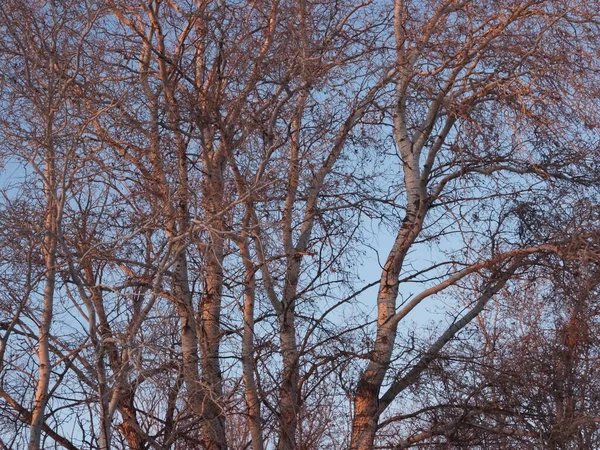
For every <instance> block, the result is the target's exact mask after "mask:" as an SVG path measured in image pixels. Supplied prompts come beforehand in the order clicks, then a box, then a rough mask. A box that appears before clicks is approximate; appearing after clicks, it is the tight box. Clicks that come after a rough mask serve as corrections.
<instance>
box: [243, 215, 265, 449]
mask: <svg viewBox="0 0 600 450" xmlns="http://www.w3.org/2000/svg"><path fill="white" fill-rule="evenodd" d="M248 215H249V214H247V217H248ZM245 226H248V220H246V221H245ZM240 252H241V255H242V259H243V261H244V269H245V272H246V283H245V286H244V332H243V335H242V372H243V377H244V386H245V391H246V404H247V408H248V421H249V428H250V436H251V437H252V450H264V440H263V433H262V422H261V416H260V396H259V393H258V387H257V385H256V380H255V378H254V371H255V369H256V364H255V360H254V300H255V293H256V277H255V268H254V265H253V264H252V259H251V256H250V249H249V242H248V237H247V234H246V232H245V231H244V230H243V231H242V237H241V242H240Z"/></svg>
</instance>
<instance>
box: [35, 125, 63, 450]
mask: <svg viewBox="0 0 600 450" xmlns="http://www.w3.org/2000/svg"><path fill="white" fill-rule="evenodd" d="M51 123H52V116H51V115H50V118H49V119H48V126H47V139H48V143H47V149H46V158H45V159H46V161H45V164H46V167H45V170H44V176H45V181H44V191H45V196H46V219H45V223H44V228H45V236H44V242H43V247H42V253H43V256H44V263H45V266H46V271H45V278H46V280H45V286H44V299H43V311H42V320H41V323H40V328H39V339H38V350H37V356H38V361H39V373H38V380H37V386H36V390H35V397H34V403H33V410H32V414H31V429H30V436H29V450H39V448H40V444H41V435H42V428H43V426H44V421H45V412H46V405H47V403H48V386H49V384H50V375H51V373H52V364H51V361H50V327H51V325H52V315H53V309H54V288H55V283H56V253H57V234H58V223H57V222H58V220H59V214H58V205H57V197H56V175H55V161H54V158H55V157H56V155H55V154H54V151H53V150H54V148H53V147H54V146H53V143H52V137H51V136H52V125H51Z"/></svg>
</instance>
